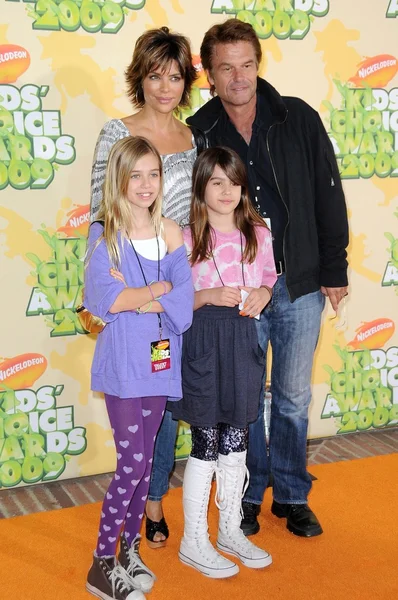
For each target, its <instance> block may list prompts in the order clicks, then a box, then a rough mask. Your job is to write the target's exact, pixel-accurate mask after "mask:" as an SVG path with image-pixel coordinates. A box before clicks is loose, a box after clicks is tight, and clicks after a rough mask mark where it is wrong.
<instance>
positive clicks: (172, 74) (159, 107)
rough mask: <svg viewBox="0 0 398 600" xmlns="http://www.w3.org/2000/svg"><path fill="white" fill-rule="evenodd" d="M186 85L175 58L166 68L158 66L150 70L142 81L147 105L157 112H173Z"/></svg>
mask: <svg viewBox="0 0 398 600" xmlns="http://www.w3.org/2000/svg"><path fill="white" fill-rule="evenodd" d="M184 85H185V83H184V79H183V78H182V77H181V74H180V71H179V68H178V64H177V62H176V61H175V60H172V61H171V62H170V63H168V64H167V65H166V68H165V69H164V70H163V69H160V68H157V69H154V70H153V71H150V72H149V73H148V75H147V76H146V77H145V79H144V81H143V82H142V88H143V92H144V99H145V105H147V106H150V107H151V108H153V110H155V111H156V112H160V113H164V114H167V113H169V112H173V110H174V109H175V108H177V106H178V105H179V104H180V101H181V98H182V94H183V92H184Z"/></svg>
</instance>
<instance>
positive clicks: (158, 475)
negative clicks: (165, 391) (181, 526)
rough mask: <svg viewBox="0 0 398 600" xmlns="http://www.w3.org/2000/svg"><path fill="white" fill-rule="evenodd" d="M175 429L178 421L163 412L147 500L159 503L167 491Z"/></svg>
mask: <svg viewBox="0 0 398 600" xmlns="http://www.w3.org/2000/svg"><path fill="white" fill-rule="evenodd" d="M177 428H178V421H175V420H174V419H173V418H172V413H171V411H169V410H165V412H164V417H163V421H162V424H161V426H160V429H159V432H158V435H157V438H156V443H155V451H154V454H153V465H152V474H151V481H150V484H149V493H148V500H152V501H155V502H159V501H160V500H161V499H162V497H163V496H164V495H165V494H166V493H167V490H168V489H169V477H170V473H171V471H172V470H173V466H174V446H175V442H176V436H177Z"/></svg>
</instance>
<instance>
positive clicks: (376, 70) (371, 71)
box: [348, 54, 398, 87]
mask: <svg viewBox="0 0 398 600" xmlns="http://www.w3.org/2000/svg"><path fill="white" fill-rule="evenodd" d="M397 71H398V61H397V59H396V58H395V57H394V56H391V55H390V54H379V55H378V56H373V57H372V58H366V59H365V60H364V61H362V62H361V63H360V64H359V65H358V70H357V72H356V74H355V75H354V77H351V79H349V80H348V81H350V82H351V83H353V84H354V85H355V86H356V87H364V86H369V87H384V86H386V85H387V83H388V82H389V81H391V79H392V78H393V77H394V76H395V75H396V73H397Z"/></svg>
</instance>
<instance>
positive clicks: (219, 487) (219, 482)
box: [215, 465, 250, 519]
mask: <svg viewBox="0 0 398 600" xmlns="http://www.w3.org/2000/svg"><path fill="white" fill-rule="evenodd" d="M245 470H246V476H245V483H244V486H243V490H242V494H241V497H240V506H241V508H240V516H241V518H242V519H243V510H242V498H243V497H244V495H245V494H246V490H247V488H248V487H249V482H250V473H249V470H248V468H247V467H246V465H245ZM215 473H216V497H215V504H216V506H217V508H218V509H219V510H225V509H226V508H227V506H228V498H226V497H225V470H224V469H222V468H221V467H218V466H216V468H215Z"/></svg>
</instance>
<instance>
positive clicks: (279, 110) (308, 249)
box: [187, 78, 348, 302]
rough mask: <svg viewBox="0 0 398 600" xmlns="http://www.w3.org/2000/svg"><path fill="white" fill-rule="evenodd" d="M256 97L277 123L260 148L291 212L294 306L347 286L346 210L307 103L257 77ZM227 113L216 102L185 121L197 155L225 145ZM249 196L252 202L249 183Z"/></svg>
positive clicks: (286, 243)
mask: <svg viewBox="0 0 398 600" xmlns="http://www.w3.org/2000/svg"><path fill="white" fill-rule="evenodd" d="M257 93H258V94H260V95H262V96H263V97H264V98H265V99H266V101H267V102H268V105H269V107H270V109H271V113H272V120H273V122H272V125H271V126H270V128H269V129H268V128H264V130H263V133H262V135H260V141H259V143H260V144H264V145H265V148H266V149H267V152H268V155H269V156H270V160H271V165H272V168H273V171H274V176H275V179H276V183H277V187H278V191H279V196H280V198H281V202H283V203H284V205H285V207H286V209H287V212H288V224H287V227H286V229H285V234H284V238H283V254H284V260H285V270H286V284H287V288H288V291H289V296H290V299H291V301H292V302H293V301H294V300H295V299H296V298H299V297H300V296H303V295H304V294H308V293H310V292H314V291H316V290H318V289H319V287H320V286H321V285H323V286H325V287H342V286H346V285H347V283H348V282H347V253H346V247H347V245H348V222H347V211H346V205H345V199H344V192H343V189H342V185H341V180H340V175H339V170H338V166H337V162H336V158H335V154H334V151H333V147H332V144H331V142H330V140H329V138H328V135H327V133H326V131H325V128H324V126H323V124H322V121H321V119H320V117H319V115H318V113H317V112H316V111H315V110H313V109H312V108H311V107H310V106H309V105H308V104H306V102H304V101H303V100H300V99H299V98H292V97H282V96H280V95H279V94H278V92H277V91H276V90H275V89H274V88H273V87H272V86H271V85H270V84H269V83H268V82H266V81H265V80H264V79H261V78H258V84H257ZM223 110H224V109H223V106H222V104H221V101H220V99H219V98H218V97H216V98H213V99H212V100H210V101H209V102H207V104H205V105H204V106H203V107H202V108H200V109H199V110H198V111H197V112H196V113H195V114H194V115H193V116H192V117H189V119H187V123H188V124H189V125H190V126H191V127H192V129H193V131H194V134H195V139H196V142H197V144H198V150H199V151H201V150H202V149H203V148H204V147H207V146H216V145H223V132H222V130H221V128H218V127H217V123H218V121H219V119H220V116H221V114H222V111H223ZM260 134H261V131H260ZM254 168H261V166H260V165H258V166H257V167H256V166H255V167H254ZM249 192H250V196H251V197H252V198H254V196H255V191H254V189H253V185H252V182H251V181H250V178H249Z"/></svg>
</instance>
